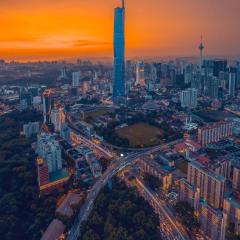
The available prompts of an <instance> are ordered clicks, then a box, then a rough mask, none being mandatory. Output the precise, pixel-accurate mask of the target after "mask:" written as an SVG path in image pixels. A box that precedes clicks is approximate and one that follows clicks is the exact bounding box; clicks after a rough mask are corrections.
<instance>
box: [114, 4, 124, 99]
mask: <svg viewBox="0 0 240 240" xmlns="http://www.w3.org/2000/svg"><path fill="white" fill-rule="evenodd" d="M124 96H125V6H124V0H122V7H117V8H115V13H114V82H113V102H115V103H116V102H119V101H121V100H122V99H123V98H124Z"/></svg>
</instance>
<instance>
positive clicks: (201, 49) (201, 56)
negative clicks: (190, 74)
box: [198, 36, 204, 72]
mask: <svg viewBox="0 0 240 240" xmlns="http://www.w3.org/2000/svg"><path fill="white" fill-rule="evenodd" d="M198 48H199V50H200V71H201V72H202V67H203V50H204V46H203V41H202V36H201V43H200V45H199V47H198Z"/></svg>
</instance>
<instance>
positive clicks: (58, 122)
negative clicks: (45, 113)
mask: <svg viewBox="0 0 240 240" xmlns="http://www.w3.org/2000/svg"><path fill="white" fill-rule="evenodd" d="M65 120H66V116H65V113H64V108H63V107H57V108H55V109H53V110H52V111H51V123H52V124H53V126H54V130H55V132H60V131H61V127H62V125H63V124H64V123H65Z"/></svg>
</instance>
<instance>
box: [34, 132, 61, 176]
mask: <svg viewBox="0 0 240 240" xmlns="http://www.w3.org/2000/svg"><path fill="white" fill-rule="evenodd" d="M37 153H38V155H39V156H40V157H42V158H43V159H45V160H46V162H47V165H48V171H49V173H51V172H55V171H58V170H61V169H62V155H61V148H60V145H59V143H58V141H57V140H56V137H55V135H52V134H47V133H42V134H40V135H38V140H37Z"/></svg>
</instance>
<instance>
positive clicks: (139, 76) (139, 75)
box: [135, 62, 145, 87]
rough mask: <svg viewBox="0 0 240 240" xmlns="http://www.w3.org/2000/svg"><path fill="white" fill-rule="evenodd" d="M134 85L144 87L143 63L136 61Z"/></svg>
mask: <svg viewBox="0 0 240 240" xmlns="http://www.w3.org/2000/svg"><path fill="white" fill-rule="evenodd" d="M135 85H137V86H141V87H144V86H145V73H144V63H143V62H137V63H136V82H135Z"/></svg>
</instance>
